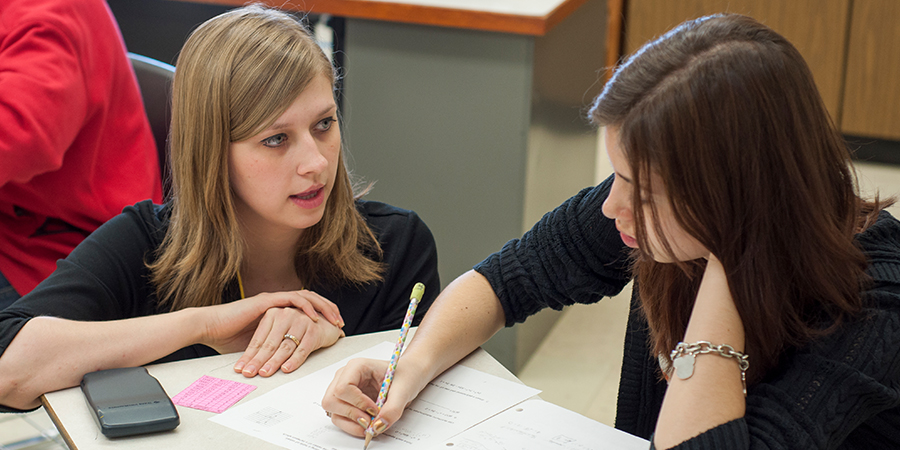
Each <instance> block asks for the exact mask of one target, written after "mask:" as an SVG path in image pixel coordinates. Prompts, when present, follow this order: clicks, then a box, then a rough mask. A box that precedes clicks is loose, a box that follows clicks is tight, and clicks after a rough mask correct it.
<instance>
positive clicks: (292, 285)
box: [0, 5, 440, 409]
mask: <svg viewBox="0 0 900 450" xmlns="http://www.w3.org/2000/svg"><path fill="white" fill-rule="evenodd" d="M334 86H335V71H334V68H333V67H332V65H331V62H330V60H329V59H328V58H327V57H326V55H325V54H324V52H323V51H322V49H321V48H319V46H318V44H317V43H316V42H315V40H314V39H313V38H312V36H311V35H310V34H309V32H308V30H307V29H306V28H305V27H304V25H303V24H302V23H301V22H300V21H298V20H297V19H296V18H294V17H292V16H291V15H289V14H286V13H284V12H281V11H278V10H275V9H269V8H265V7H262V6H258V5H253V6H248V7H243V8H238V9H234V10H231V11H229V12H226V13H224V14H222V15H219V16H217V17H214V18H212V19H210V20H209V21H207V22H205V23H204V24H202V25H201V26H200V27H198V28H197V29H196V30H195V31H194V32H193V33H192V34H191V36H190V37H189V38H188V40H187V42H186V43H185V45H184V48H183V49H182V51H181V53H180V55H179V57H178V64H177V66H176V70H175V81H174V85H173V100H172V128H171V137H170V139H171V149H172V150H171V151H172V154H171V160H172V188H173V195H172V199H171V201H170V202H169V203H167V204H165V205H155V204H153V203H151V202H149V201H147V202H141V203H138V204H137V205H134V206H132V207H128V208H126V209H125V211H124V212H123V213H122V214H121V215H119V216H117V217H115V218H113V219H112V220H111V221H109V222H107V223H106V224H104V225H103V226H102V227H100V229H98V230H97V231H96V232H94V233H93V234H91V236H89V237H88V238H87V239H86V240H85V241H84V242H83V243H82V244H81V245H79V246H78V247H77V248H76V249H75V251H74V252H72V254H71V255H70V256H69V257H68V258H66V259H65V260H61V261H60V262H59V266H58V268H57V270H56V271H55V272H54V273H53V275H51V276H50V277H49V278H48V279H47V280H45V281H44V282H43V283H41V284H40V285H39V286H38V287H37V289H35V290H34V291H33V292H31V293H30V294H28V295H26V296H24V297H22V298H21V299H19V301H17V302H16V303H14V304H13V305H12V306H10V307H9V308H7V309H5V310H3V311H2V312H0V352H2V353H0V405H4V406H6V407H8V408H11V409H28V408H35V407H37V406H39V405H40V403H39V401H38V398H39V397H40V396H41V395H42V394H44V393H46V392H50V391H54V390H57V389H62V388H67V387H71V386H76V385H78V383H79V382H80V381H81V379H82V377H83V376H84V374H85V373H87V372H91V371H95V370H101V369H109V368H117V367H130V366H137V365H142V364H148V363H151V362H154V361H168V360H174V359H184V358H192V357H198V356H206V355H213V354H216V353H225V352H244V353H243V355H242V356H241V357H240V358H239V359H238V360H237V362H236V364H235V366H234V370H235V371H237V372H240V373H243V374H244V376H247V377H253V376H256V375H262V376H271V375H273V374H275V373H276V372H278V371H281V372H285V373H290V372H293V371H294V370H296V369H297V367H299V366H300V365H301V364H302V363H303V362H304V361H305V360H306V357H307V356H309V354H310V352H312V351H314V350H316V349H318V348H321V347H327V346H329V345H332V344H333V343H334V342H335V341H336V340H337V339H338V338H339V337H340V336H342V335H343V334H345V333H346V334H359V333H367V332H374V331H382V330H389V329H395V328H399V327H400V325H401V324H402V323H403V319H404V315H405V313H406V308H407V304H408V298H409V297H408V294H409V291H410V289H412V286H413V285H414V284H415V283H416V282H423V283H424V284H426V286H427V287H428V289H426V292H431V294H430V295H428V294H427V297H425V298H423V299H422V302H423V306H424V307H425V308H427V307H428V306H429V305H430V304H431V302H432V301H433V300H434V297H435V296H436V293H437V291H438V290H439V286H440V284H439V281H438V274H437V251H436V248H435V243H434V239H433V237H432V235H431V232H430V231H429V230H428V227H427V226H426V225H425V223H424V222H422V220H421V219H419V217H418V216H417V215H416V214H415V213H414V212H412V211H407V210H402V209H399V208H395V207H392V206H390V205H386V204H384V203H379V202H372V201H363V200H361V199H360V198H359V197H360V196H361V195H362V192H354V186H353V183H352V182H351V178H350V175H349V173H348V171H347V168H346V167H345V166H344V160H343V155H342V146H341V134H340V128H339V123H338V120H337V114H338V112H337V105H336V103H335V97H334ZM420 307H421V306H420ZM320 317H324V319H321V320H320Z"/></svg>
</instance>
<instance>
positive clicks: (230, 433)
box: [41, 329, 519, 450]
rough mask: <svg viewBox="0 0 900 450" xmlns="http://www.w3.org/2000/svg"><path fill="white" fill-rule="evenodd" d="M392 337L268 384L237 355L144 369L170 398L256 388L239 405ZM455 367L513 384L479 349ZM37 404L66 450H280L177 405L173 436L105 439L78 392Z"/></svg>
mask: <svg viewBox="0 0 900 450" xmlns="http://www.w3.org/2000/svg"><path fill="white" fill-rule="evenodd" d="M414 332H415V329H412V330H410V333H411V336H410V337H409V338H407V344H409V342H410V341H411V340H412V339H413V338H414ZM398 333H399V332H398V331H397V330H394V331H385V332H380V333H372V334H365V335H358V336H350V337H346V338H342V339H340V340H338V342H337V343H336V344H334V345H333V346H331V347H329V348H326V349H321V350H318V351H316V352H314V353H313V354H312V355H310V357H309V359H307V361H306V363H305V364H303V365H302V366H301V367H300V368H299V369H297V370H296V371H295V372H294V373H291V374H289V375H286V374H284V373H281V372H279V373H277V374H275V375H273V376H272V377H270V378H262V377H259V376H257V377H254V378H244V377H243V376H242V375H241V374H238V373H235V372H234V370H233V369H232V367H233V366H234V363H235V362H236V361H237V359H238V358H239V357H240V353H231V354H227V355H219V356H211V357H207V358H197V359H190V360H185V361H177V362H171V363H165V364H156V365H150V366H147V370H148V371H149V372H150V374H151V375H153V376H154V377H156V379H158V380H159V382H160V384H162V386H163V388H165V390H166V393H167V394H169V396H170V397H172V396H174V395H175V394H178V393H179V392H181V391H182V390H183V389H184V388H186V387H188V386H189V385H190V384H191V383H193V382H194V381H196V380H197V379H198V378H200V377H201V376H203V375H209V376H212V377H216V378H222V379H226V380H234V381H240V382H242V383H247V384H252V385H254V386H257V388H256V389H255V390H254V391H253V392H251V393H250V394H249V395H247V396H246V397H244V399H242V400H241V401H240V402H238V404H240V403H242V402H246V401H249V400H252V399H254V398H256V397H258V396H260V395H262V394H265V393H266V392H268V391H270V390H272V389H274V388H275V387H278V386H280V385H282V384H284V383H287V382H289V381H293V380H296V379H297V378H301V377H303V376H305V375H308V374H310V373H312V372H315V371H316V370H319V369H322V368H324V367H327V366H329V365H331V364H333V363H335V362H337V361H340V360H341V359H344V358H346V357H348V356H350V355H353V354H355V353H357V352H360V351H362V350H365V349H367V348H369V347H372V346H373V345H376V344H378V343H379V342H382V341H387V342H392V343H393V342H396V340H397V336H398ZM388 358H390V355H385V359H388ZM401 361H402V360H401ZM460 364H462V365H464V366H467V367H471V368H473V369H477V370H481V371H483V372H487V373H490V374H492V375H496V376H498V377H501V378H504V379H507V380H513V381H519V380H518V379H517V378H516V377H515V376H514V375H513V374H512V373H510V372H509V371H508V370H506V368H504V367H503V366H502V365H501V364H500V363H498V362H497V361H496V360H495V359H494V358H492V357H491V356H490V355H489V354H488V353H487V352H485V351H484V350H482V349H478V350H476V351H474V352H472V354H470V355H469V356H467V357H466V358H465V359H463V360H462V361H461V362H460ZM41 401H42V402H43V404H44V408H45V409H46V410H47V412H48V413H49V414H50V417H51V418H52V419H53V422H54V423H55V424H56V427H57V428H58V429H59V431H60V434H61V435H62V436H63V438H64V439H65V440H66V443H67V444H68V445H69V447H71V448H72V449H79V450H82V449H83V450H89V449H107V448H110V449H148V450H159V449H165V450H175V449H192V450H193V449H197V448H252V449H268V448H280V447H277V446H274V445H272V444H269V443H268V442H265V441H262V440H260V439H256V438H254V437H252V436H249V435H245V434H243V433H240V432H238V431H235V430H232V429H230V428H227V427H224V426H222V425H219V424H217V423H214V422H212V421H210V420H207V419H209V418H210V417H212V416H214V415H215V413H211V412H207V411H201V410H197V409H192V408H187V407H183V406H177V405H176V408H178V414H179V416H180V417H181V424H180V425H179V426H178V428H176V429H175V430H173V431H169V432H161V433H153V434H147V435H141V436H131V437H125V438H116V439H108V438H107V437H106V436H103V434H101V433H100V428H99V427H98V426H97V424H96V422H94V419H93V418H92V416H91V412H90V410H89V409H88V406H87V403H86V402H85V399H84V395H83V394H82V392H81V389H80V388H78V387H74V388H70V389H64V390H61V391H56V392H51V393H48V394H46V395H44V396H43V397H41ZM323 414H324V412H323Z"/></svg>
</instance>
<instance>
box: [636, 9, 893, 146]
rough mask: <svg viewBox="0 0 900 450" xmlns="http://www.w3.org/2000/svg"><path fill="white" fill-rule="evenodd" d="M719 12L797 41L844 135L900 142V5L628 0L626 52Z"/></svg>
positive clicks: (795, 44) (793, 41)
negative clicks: (756, 22) (748, 18)
mask: <svg viewBox="0 0 900 450" xmlns="http://www.w3.org/2000/svg"><path fill="white" fill-rule="evenodd" d="M719 12H731V13H739V14H746V15H748V16H751V17H754V18H756V19H757V20H759V21H760V22H762V23H765V24H766V25H768V26H770V27H772V29H774V30H775V31H777V32H778V33H781V34H782V35H783V36H785V37H786V38H787V39H788V40H790V41H791V43H793V44H794V46H796V47H797V49H798V50H799V51H800V53H801V54H802V55H803V57H804V58H805V59H806V62H807V63H808V64H809V67H810V70H811V71H812V73H813V77H814V78H815V80H816V84H817V85H818V87H819V91H820V93H821V94H822V99H823V101H824V102H825V106H826V107H827V108H828V111H829V113H831V115H832V118H833V119H834V121H835V122H836V123H837V124H838V126H839V127H840V129H841V131H842V132H844V133H845V134H850V135H857V136H867V137H873V138H880V139H891V140H900V83H898V82H897V80H898V79H900V52H898V51H897V50H896V49H897V48H900V25H898V21H900V2H898V1H896V0H854V1H852V2H851V1H850V0H791V1H782V0H679V1H670V0H629V1H628V2H627V7H626V12H625V41H624V46H623V48H624V51H625V53H626V54H630V53H631V52H633V51H635V50H636V49H638V48H639V47H640V46H641V45H643V44H644V43H645V42H646V41H648V40H650V39H652V38H654V37H656V36H658V35H660V34H662V33H664V32H665V31H667V30H669V29H671V28H672V27H674V26H675V25H678V24H679V23H681V22H683V21H685V20H687V19H693V18H696V17H700V16H703V15H708V14H713V13H719Z"/></svg>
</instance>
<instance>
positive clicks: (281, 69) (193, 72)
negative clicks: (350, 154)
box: [148, 5, 383, 310]
mask: <svg viewBox="0 0 900 450" xmlns="http://www.w3.org/2000/svg"><path fill="white" fill-rule="evenodd" d="M321 75H325V76H327V77H328V78H329V79H330V80H331V81H332V85H333V84H334V80H335V73H334V68H333V66H332V65H331V62H330V61H329V60H328V58H327V57H326V56H325V54H324V53H323V52H322V50H321V49H320V48H319V46H318V45H317V44H316V42H315V41H314V40H313V39H312V37H311V36H310V34H309V32H308V31H307V29H306V28H305V27H304V26H303V25H302V24H301V23H300V22H299V21H297V20H296V19H295V18H293V17H292V16H290V15H288V14H286V13H283V12H281V11H278V10H274V9H269V8H265V7H262V6H259V5H251V6H246V7H243V8H238V9H234V10H231V11H228V12H226V13H224V14H222V15H219V16H216V17H214V18H212V19H210V20H208V21H207V22H205V23H203V24H202V25H200V27H198V28H197V29H196V30H195V31H194V32H193V33H192V34H191V35H190V37H189V38H188V40H187V42H186V43H185V45H184V47H183V49H182V51H181V54H180V55H179V57H178V63H177V65H176V70H175V82H174V86H173V94H172V126H171V131H170V133H171V135H170V142H171V161H172V199H171V218H170V222H169V228H168V231H167V233H166V236H165V238H164V240H163V244H162V246H161V247H160V248H159V249H158V250H157V254H156V256H157V259H156V260H155V261H152V262H149V263H148V267H149V268H150V270H151V272H152V282H153V283H154V285H155V286H156V293H157V297H158V298H159V301H160V303H161V304H164V305H170V308H171V310H177V309H183V308H188V307H195V306H207V305H215V304H219V303H221V301H222V298H221V297H222V292H223V290H224V289H225V288H226V286H227V285H228V284H229V283H230V282H232V280H234V279H235V277H236V275H237V273H238V270H239V268H240V266H241V261H242V259H243V254H244V242H243V239H242V237H241V234H240V228H239V227H238V219H237V216H236V213H235V209H234V195H233V193H232V190H231V184H230V180H229V172H228V148H229V144H230V143H232V142H240V141H243V140H246V139H249V138H250V137H252V136H254V135H255V134H257V133H259V132H261V131H262V130H263V129H265V128H266V127H268V126H269V125H271V124H272V123H273V122H274V121H275V119H277V118H278V117H279V116H280V115H281V114H282V113H283V112H284V111H285V110H286V109H287V107H288V106H290V104H291V103H292V102H293V101H294V99H295V98H296V97H297V96H298V95H299V94H300V93H301V92H302V91H303V90H304V89H305V88H306V86H307V85H308V84H309V83H310V82H311V81H312V80H313V79H314V78H315V77H317V76H321ZM356 198H357V196H356V195H355V193H354V186H353V184H352V182H351V180H350V175H349V173H348V171H347V168H346V167H345V166H344V158H343V155H341V156H339V158H338V170H337V176H336V179H335V185H334V188H333V190H332V193H331V196H330V197H329V199H328V203H327V204H326V206H325V214H324V216H323V218H322V220H321V221H319V223H318V224H316V225H314V226H313V227H310V228H309V229H307V230H306V231H305V232H304V233H303V235H302V238H301V241H300V242H299V243H298V253H297V256H296V258H295V267H296V270H297V274H298V276H299V277H300V280H301V281H302V282H303V283H304V285H305V286H307V287H308V288H313V287H315V286H322V285H329V286H334V285H340V284H351V285H362V284H365V283H368V282H372V281H377V280H380V279H381V274H382V272H383V267H382V264H381V262H380V260H381V257H382V253H381V247H380V246H379V244H378V241H377V240H376V239H375V236H374V235H373V233H372V232H371V230H369V228H368V226H366V224H365V221H364V219H363V218H362V216H361V215H360V214H359V212H358V211H357V210H356V206H355V199H356Z"/></svg>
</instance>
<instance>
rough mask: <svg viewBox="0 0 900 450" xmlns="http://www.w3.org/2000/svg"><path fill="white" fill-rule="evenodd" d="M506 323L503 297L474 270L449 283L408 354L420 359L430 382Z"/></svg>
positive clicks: (409, 357)
mask: <svg viewBox="0 0 900 450" xmlns="http://www.w3.org/2000/svg"><path fill="white" fill-rule="evenodd" d="M505 323H506V316H505V315H504V313H503V307H502V306H501V305H500V300H499V299H498V298H497V295H496V294H495V293H494V290H493V288H492V287H491V285H490V283H488V281H487V279H486V278H485V277H484V276H483V275H481V274H479V273H478V272H475V271H474V270H470V271H468V272H466V273H464V274H463V275H461V276H460V277H459V278H457V279H456V280H454V281H453V282H452V283H450V285H449V286H447V287H446V288H445V289H444V290H443V291H442V292H441V294H440V295H439V296H438V298H437V300H435V302H434V305H432V306H431V308H430V309H429V310H428V313H427V314H425V318H424V319H423V320H422V323H421V324H420V325H419V328H418V330H416V335H415V337H414V338H413V340H412V342H411V343H410V345H409V348H408V349H407V350H406V352H405V353H404V356H403V358H404V359H405V360H406V361H413V360H414V361H417V365H418V367H420V368H422V370H425V371H426V372H425V373H423V374H421V375H422V376H423V377H425V378H427V380H425V381H426V382H427V381H430V380H432V379H433V378H434V377H436V376H438V375H440V374H441V373H442V372H443V371H445V370H447V369H448V368H449V367H450V366H452V365H453V364H456V363H457V362H458V361H459V360H461V359H462V358H464V357H465V356H466V355H468V354H469V353H471V352H472V351H473V350H475V349H477V348H478V347H479V346H480V345H481V344H483V343H484V342H485V341H487V340H488V339H490V337H491V336H493V335H494V333H496V332H497V331H498V330H500V329H501V328H503V325H504V324H505Z"/></svg>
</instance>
